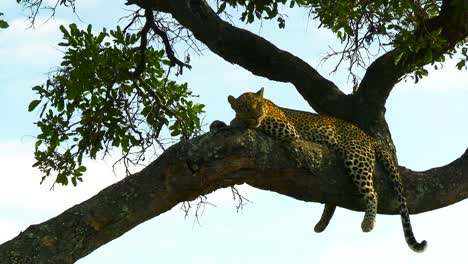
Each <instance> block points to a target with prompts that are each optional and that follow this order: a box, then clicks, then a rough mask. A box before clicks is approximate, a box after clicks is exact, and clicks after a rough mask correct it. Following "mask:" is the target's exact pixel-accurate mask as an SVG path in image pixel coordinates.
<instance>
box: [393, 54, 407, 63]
mask: <svg viewBox="0 0 468 264" xmlns="http://www.w3.org/2000/svg"><path fill="white" fill-rule="evenodd" d="M403 55H405V52H404V51H402V52H401V53H400V54H398V56H396V58H395V61H394V64H395V65H398V63H399V62H400V60H401V58H402V57H403Z"/></svg>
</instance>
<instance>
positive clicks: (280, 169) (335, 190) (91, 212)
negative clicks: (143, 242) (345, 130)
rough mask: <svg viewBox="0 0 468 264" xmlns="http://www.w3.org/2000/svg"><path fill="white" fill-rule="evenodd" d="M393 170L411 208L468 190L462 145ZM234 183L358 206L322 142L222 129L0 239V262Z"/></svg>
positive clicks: (76, 242)
mask: <svg viewBox="0 0 468 264" xmlns="http://www.w3.org/2000/svg"><path fill="white" fill-rule="evenodd" d="M272 153H274V154H272ZM400 169H401V172H402V178H403V182H404V184H405V185H406V190H407V193H406V196H407V198H408V206H409V209H410V212H411V213H420V212H425V211H429V210H434V209H437V208H440V207H443V206H447V205H450V204H453V203H455V202H458V201H461V200H463V199H465V198H466V197H468V151H467V152H466V153H465V154H464V155H463V156H462V157H460V158H459V159H457V160H456V161H454V162H452V163H450V164H448V165H446V166H444V167H441V168H435V169H431V170H428V171H424V172H414V171H411V170H409V169H406V168H400ZM242 183H247V184H250V185H251V186H254V187H257V188H260V189H264V190H270V191H274V192H278V193H281V194H285V195H288V196H290V197H294V198H296V199H298V200H302V201H307V202H322V203H323V202H327V203H334V204H337V205H338V206H340V207H344V208H349V209H352V210H359V211H361V210H362V209H363V204H362V202H361V199H360V198H359V197H360V196H359V195H358V193H357V192H356V191H355V189H354V188H353V185H352V182H351V180H350V179H349V178H348V177H346V176H345V175H344V173H343V169H342V165H341V161H340V160H339V159H337V158H336V157H335V155H334V154H333V153H332V152H330V151H328V150H327V149H325V148H323V147H322V146H320V145H317V144H313V143H310V142H302V141H298V142H294V143H292V144H288V143H282V142H279V141H275V140H273V139H272V138H270V137H268V136H266V135H264V134H262V133H261V132H256V131H254V130H241V129H233V128H224V129H221V130H219V131H216V132H210V133H207V134H205V135H203V136H200V137H197V138H195V139H193V140H190V141H186V142H183V143H182V142H181V143H178V144H176V145H174V146H172V147H171V148H169V149H168V150H167V151H166V152H165V153H164V154H163V155H161V156H160V157H159V158H158V159H157V160H156V161H154V162H153V163H151V164H150V165H149V166H147V167H146V168H145V169H143V170H142V171H140V172H139V173H136V174H134V175H132V176H129V177H127V178H125V179H123V180H122V181H120V182H118V183H116V184H114V185H111V186H109V187H108V188H106V189H104V190H102V191H101V192H99V193H98V194H97V195H95V196H94V197H92V198H90V199H89V200H87V201H85V202H83V203H81V204H79V205H76V206H74V207H72V208H70V209H68V210H66V211H65V212H63V213H62V214H60V215H59V216H57V217H55V218H52V219H50V220H48V221H46V222H43V223H41V224H38V225H33V226H30V227H29V228H27V229H26V230H25V231H24V232H22V233H20V234H19V235H18V236H17V237H15V238H14V239H12V240H10V241H8V242H6V243H4V244H2V245H0V263H10V264H16V263H21V264H28V263H34V264H41V263H60V264H63V263H73V262H75V261H76V260H78V259H80V258H82V257H84V256H86V255H87V254H89V253H90V252H92V251H93V250H95V249H97V248H98V247H99V246H101V245H103V244H105V243H107V242H109V241H111V240H113V239H115V238H117V237H119V236H121V235H122V234H124V233H125V232H127V231H129V230H130V229H132V228H133V227H135V226H136V225H138V224H140V223H142V222H144V221H146V220H148V219H150V218H152V217H155V216H158V215H159V214H162V213H164V212H166V211H168V210H170V209H171V208H172V207H174V206H175V205H177V204H178V203H180V202H183V201H189V200H193V199H195V198H196V197H198V196H199V195H203V194H207V193H210V192H212V191H214V190H216V189H219V188H223V187H228V186H233V185H235V184H242ZM375 186H376V189H377V191H378V193H379V213H381V214H395V213H397V211H398V210H397V207H398V206H397V203H396V201H395V199H394V192H393V190H392V189H391V184H390V181H389V179H388V178H387V177H385V174H383V173H382V171H381V170H380V169H378V170H377V175H376V176H375ZM318 218H319V216H317V219H318ZM64 241H66V243H63V242H64Z"/></svg>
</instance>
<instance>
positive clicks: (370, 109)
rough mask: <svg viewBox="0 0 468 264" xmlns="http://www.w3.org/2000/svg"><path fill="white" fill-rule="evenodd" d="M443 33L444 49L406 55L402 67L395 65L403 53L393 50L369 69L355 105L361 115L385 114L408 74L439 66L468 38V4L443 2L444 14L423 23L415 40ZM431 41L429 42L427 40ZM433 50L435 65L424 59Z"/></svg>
mask: <svg viewBox="0 0 468 264" xmlns="http://www.w3.org/2000/svg"><path fill="white" fill-rule="evenodd" d="M437 30H441V38H442V39H444V40H445V43H444V45H442V46H441V47H436V48H434V47H433V45H432V44H431V43H428V44H427V47H426V48H423V49H420V50H419V51H418V52H416V53H406V54H404V55H403V56H402V57H401V59H400V63H398V64H397V65H395V58H396V57H397V56H398V55H399V54H400V52H401V51H399V50H398V49H394V50H391V51H389V52H387V53H385V54H384V55H382V56H380V57H379V58H378V59H377V60H375V61H374V62H373V63H372V64H371V65H370V66H369V68H368V69H367V71H366V74H365V76H364V78H363V80H362V82H361V84H360V86H359V89H358V91H357V93H356V94H355V96H354V97H355V98H354V99H355V101H356V102H355V105H356V107H357V108H359V109H360V111H362V112H364V113H366V114H368V115H373V116H374V117H377V118H378V116H380V115H382V113H385V108H384V106H385V102H386V100H387V98H388V96H389V94H390V92H391V90H392V89H393V87H394V86H395V84H396V83H397V82H398V81H399V80H400V79H401V77H403V76H404V75H405V74H407V73H409V72H412V71H413V70H415V69H416V67H422V66H424V65H425V64H428V63H431V62H435V61H436V60H437V59H439V58H440V57H441V56H444V54H446V53H447V52H448V51H450V50H452V49H453V48H454V47H455V45H456V44H457V43H459V42H460V41H463V40H466V39H467V38H468V6H467V3H466V1H460V0H447V1H444V2H443V5H442V9H441V12H440V14H439V15H438V16H437V17H434V18H430V19H426V20H424V21H422V22H421V23H420V25H419V27H418V28H417V29H415V31H414V34H415V36H421V37H422V39H427V38H424V36H427V35H428V34H429V33H431V32H435V31H437ZM427 41H429V39H427ZM428 49H430V50H431V51H430V52H431V54H432V60H431V61H424V59H423V58H424V56H425V55H426V54H427V52H428Z"/></svg>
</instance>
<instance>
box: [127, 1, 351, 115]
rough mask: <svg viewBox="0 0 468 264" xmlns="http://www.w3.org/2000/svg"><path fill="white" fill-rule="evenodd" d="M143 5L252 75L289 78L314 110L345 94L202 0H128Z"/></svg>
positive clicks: (331, 107) (330, 109)
mask: <svg viewBox="0 0 468 264" xmlns="http://www.w3.org/2000/svg"><path fill="white" fill-rule="evenodd" d="M131 3H133V4H138V5H139V6H141V7H144V8H151V9H153V10H162V9H164V11H165V12H168V13H171V14H172V15H173V16H174V18H175V19H176V20H177V21H178V22H179V23H180V24H181V25H183V26H184V27H186V28H188V29H189V30H191V31H192V33H193V34H194V36H195V37H196V38H197V39H198V40H199V41H201V42H203V43H204V44H205V45H206V46H207V47H208V48H209V49H210V50H212V51H213V52H214V53H216V54H218V55H219V56H221V57H222V58H223V59H225V60H226V61H229V62H231V63H234V64H238V65H240V66H242V67H243V68H245V69H247V70H249V71H250V72H252V73H253V74H255V75H258V76H262V77H265V78H268V79H270V80H274V81H280V82H290V83H292V84H294V85H295V87H296V88H297V90H298V91H299V93H300V94H301V95H302V96H303V97H304V98H305V99H306V100H307V102H308V103H309V105H311V106H312V107H313V108H314V109H315V110H316V111H317V112H319V113H322V114H331V113H334V112H337V111H338V108H339V107H340V105H341V102H342V101H343V100H344V98H345V95H344V94H343V93H342V92H341V91H340V90H339V89H338V88H337V87H336V85H335V84H333V83H332V82H331V81H329V80H327V79H325V78H324V77H323V76H321V75H320V74H319V73H318V72H317V71H316V70H315V69H314V68H313V67H311V66H310V65H309V64H307V63H306V62H305V61H303V60H301V59H300V58H298V57H296V56H294V55H292V54H291V53H289V52H287V51H284V50H281V49H279V48H278V47H276V46H275V45H273V44H272V43H271V42H269V41H267V40H266V39H264V38H262V37H260V36H257V35H255V34H253V33H251V32H249V31H247V30H244V29H241V28H237V27H235V26H233V25H231V24H229V23H227V22H225V21H223V20H221V19H220V18H219V16H218V15H216V13H215V12H214V11H213V10H212V9H211V8H210V7H209V6H208V4H207V3H206V1H205V0H173V1H168V0H160V1H151V0H132V1H131Z"/></svg>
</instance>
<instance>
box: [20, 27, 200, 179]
mask: <svg viewBox="0 0 468 264" xmlns="http://www.w3.org/2000/svg"><path fill="white" fill-rule="evenodd" d="M60 30H61V31H62V33H63V39H64V41H63V42H61V43H59V45H60V46H63V47H65V48H66V51H65V53H64V56H63V61H62V63H61V66H60V67H59V68H58V69H57V70H56V71H54V72H53V73H52V75H51V76H50V77H49V80H47V82H46V83H45V84H44V85H38V86H35V87H33V90H34V91H36V92H37V94H38V96H39V99H37V100H34V101H32V102H31V103H30V105H29V111H33V110H35V109H36V108H37V107H38V106H40V105H41V107H40V112H39V116H40V120H39V121H38V122H37V123H36V124H37V126H38V127H39V128H40V131H41V132H40V134H39V135H38V136H37V142H36V149H35V153H34V154H35V158H36V160H37V162H36V163H35V164H34V166H35V167H38V168H39V169H40V170H41V171H42V172H43V173H44V174H45V175H44V176H43V177H42V180H44V179H45V178H46V177H47V176H51V175H53V174H54V173H55V174H56V179H55V181H56V182H57V183H61V184H64V185H66V184H68V182H69V179H70V180H71V182H72V183H73V185H76V184H77V181H81V180H82V175H83V172H84V171H85V170H86V168H85V167H84V166H83V164H82V160H83V157H84V156H85V157H86V156H89V157H91V158H92V159H96V158H97V155H98V154H99V153H102V155H103V156H105V155H107V154H109V151H110V150H111V149H113V148H120V149H121V151H122V155H123V157H122V159H123V161H124V162H125V164H128V163H135V162H139V161H141V160H144V157H145V150H147V149H148V148H149V147H152V146H153V145H154V144H155V143H160V142H159V141H158V139H160V136H161V131H162V129H163V128H164V127H166V128H167V129H168V130H169V131H170V134H171V135H172V136H180V137H182V138H184V139H186V138H189V137H190V136H192V135H193V134H194V133H196V132H197V131H198V130H199V128H200V119H199V117H198V116H199V114H200V113H202V112H203V105H201V104H197V103H194V102H192V101H191V100H190V97H192V93H191V91H190V90H189V89H188V87H187V84H177V83H176V82H174V81H171V80H168V78H167V76H166V72H165V68H164V65H167V64H169V62H168V61H167V60H165V59H164V51H162V50H154V49H153V48H151V47H148V48H147V49H146V51H145V62H146V67H145V68H143V71H142V72H141V73H140V74H139V75H136V74H135V69H137V68H138V66H139V65H140V63H141V53H140V47H139V46H138V45H137V44H138V42H139V39H140V36H139V34H130V33H125V32H123V31H122V30H121V29H120V28H117V29H116V30H111V31H110V32H107V30H106V29H103V31H102V32H100V33H99V34H98V35H94V34H93V32H92V28H91V25H89V26H88V28H87V29H86V30H80V29H78V27H77V26H76V25H75V24H71V25H70V26H69V29H67V28H65V27H64V26H61V27H60ZM166 68H167V66H166Z"/></svg>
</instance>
